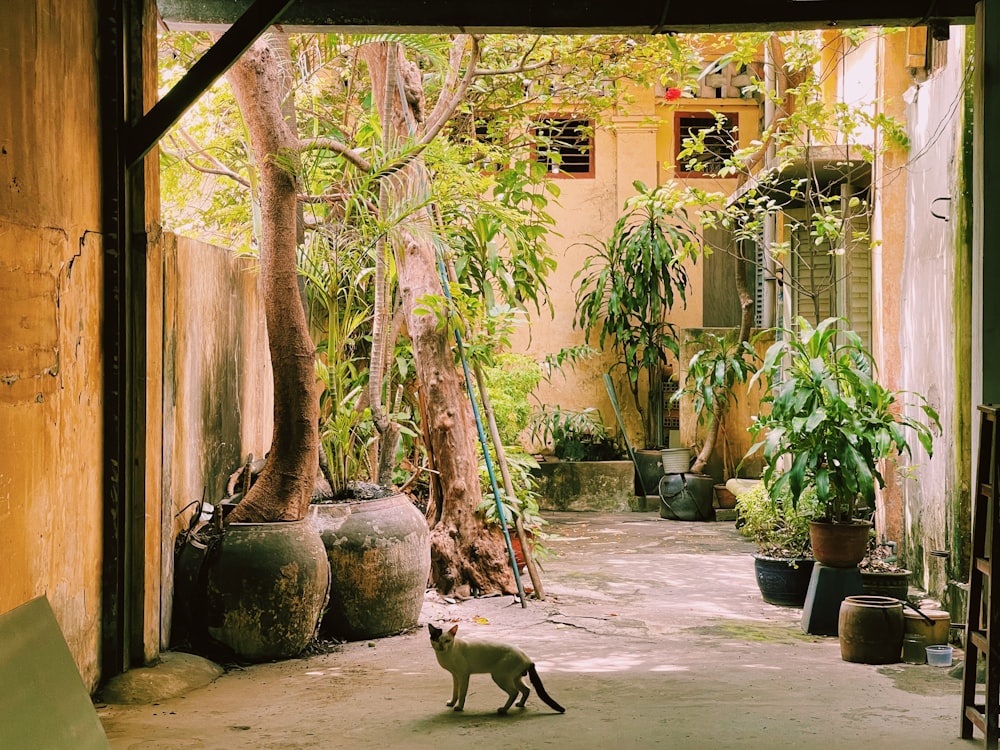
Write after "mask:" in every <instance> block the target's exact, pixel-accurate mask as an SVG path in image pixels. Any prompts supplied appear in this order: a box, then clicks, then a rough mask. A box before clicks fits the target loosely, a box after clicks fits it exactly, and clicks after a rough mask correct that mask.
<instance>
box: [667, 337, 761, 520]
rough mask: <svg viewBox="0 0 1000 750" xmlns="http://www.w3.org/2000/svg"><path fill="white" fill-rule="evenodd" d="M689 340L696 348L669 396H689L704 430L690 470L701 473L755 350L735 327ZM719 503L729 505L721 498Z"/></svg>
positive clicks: (725, 468)
mask: <svg viewBox="0 0 1000 750" xmlns="http://www.w3.org/2000/svg"><path fill="white" fill-rule="evenodd" d="M689 343H691V344H692V345H693V346H694V347H695V349H696V351H695V352H694V354H693V355H692V356H691V359H690V360H689V361H688V364H687V369H686V371H685V377H684V388H682V389H680V390H678V391H677V393H675V394H674V395H673V397H672V399H673V400H674V401H680V400H681V399H684V398H687V399H690V404H691V408H692V409H693V410H694V413H695V414H696V415H697V422H698V426H699V427H702V428H704V430H705V439H704V442H703V443H702V444H701V447H700V448H699V449H698V455H697V456H696V457H695V459H694V463H693V464H692V465H691V472H692V473H694V474H700V473H702V472H704V471H705V467H706V466H707V465H708V462H709V460H710V459H711V458H712V455H713V454H714V453H715V451H716V446H717V445H718V440H719V434H720V431H721V428H722V425H723V423H724V420H725V416H726V412H727V411H728V410H729V406H730V404H732V403H734V402H735V400H736V393H735V388H736V386H737V385H739V384H743V383H746V382H747V380H749V379H750V377H751V376H752V375H753V373H754V372H755V371H756V361H757V353H756V351H754V348H753V345H752V344H751V343H750V342H748V341H742V340H740V338H739V331H738V330H737V329H735V328H734V329H731V330H728V331H726V332H724V333H721V334H717V333H712V332H711V331H701V332H699V333H698V334H697V335H695V336H694V337H693V338H692V339H690V340H689ZM723 448H724V450H723V464H724V466H723V473H724V474H726V475H727V477H728V476H733V475H734V474H735V469H733V467H731V466H730V465H728V463H729V462H728V461H727V460H726V456H727V452H726V451H725V445H724V446H723ZM722 487H723V488H724V485H722ZM718 490H719V488H718V487H717V488H716V491H717V494H718ZM720 507H732V506H731V505H728V504H727V505H723V504H722V502H720Z"/></svg>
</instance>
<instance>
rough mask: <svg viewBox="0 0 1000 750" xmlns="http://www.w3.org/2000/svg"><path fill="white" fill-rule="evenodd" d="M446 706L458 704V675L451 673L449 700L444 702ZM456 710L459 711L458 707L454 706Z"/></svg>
mask: <svg viewBox="0 0 1000 750" xmlns="http://www.w3.org/2000/svg"><path fill="white" fill-rule="evenodd" d="M444 705H446V706H449V707H450V706H456V705H458V675H457V674H453V675H452V676H451V700H450V701H448V702H447V703H445V704H444ZM455 710H456V711H461V709H460V708H456V709H455Z"/></svg>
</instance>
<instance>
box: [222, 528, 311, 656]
mask: <svg viewBox="0 0 1000 750" xmlns="http://www.w3.org/2000/svg"><path fill="white" fill-rule="evenodd" d="M205 565H206V569H207V573H206V594H205V614H206V621H207V623H208V635H209V636H210V637H211V638H212V639H214V640H215V641H217V642H218V643H221V644H222V645H223V646H225V647H226V648H228V649H230V650H231V651H232V652H233V653H234V654H236V656H238V657H240V658H242V659H245V660H247V661H251V662H261V661H273V660H276V659H290V658H292V657H294V656H298V655H299V654H300V653H302V651H303V649H305V647H306V646H307V645H309V643H310V641H312V639H313V637H314V636H315V635H316V628H317V625H318V623H319V618H320V615H321V614H322V612H323V607H324V605H325V604H326V599H327V592H328V590H329V584H330V566H329V564H328V563H327V559H326V550H325V549H324V548H323V542H322V540H321V539H320V536H319V533H318V532H317V530H316V529H315V528H314V527H313V525H312V523H311V522H310V521H309V520H308V519H305V520H301V521H279V522H271V523H232V524H229V525H228V526H227V527H226V531H225V534H224V535H223V537H222V541H221V542H219V544H218V546H217V547H216V548H215V549H214V550H213V553H212V554H211V555H210V556H209V559H208V560H207V561H206V563H205Z"/></svg>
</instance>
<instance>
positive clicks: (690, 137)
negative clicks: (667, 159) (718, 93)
mask: <svg viewBox="0 0 1000 750" xmlns="http://www.w3.org/2000/svg"><path fill="white" fill-rule="evenodd" d="M702 132H704V134H705V135H704V139H703V140H702V143H703V144H704V147H705V150H704V152H703V153H698V154H695V155H692V156H688V157H685V158H683V159H682V158H679V157H678V155H679V154H680V152H681V150H682V149H683V148H685V145H686V144H685V141H688V142H691V141H698V139H699V138H700V137H701V136H700V133H702ZM675 135H676V138H675V141H674V142H675V143H676V144H677V153H675V154H674V156H675V157H678V158H676V162H677V171H678V172H679V173H681V174H683V175H684V176H686V177H687V176H690V177H697V176H698V175H706V176H711V175H715V174H718V172H719V170H720V169H722V167H723V166H724V165H725V163H726V161H728V160H729V159H731V158H732V157H733V144H734V143H735V142H736V124H735V123H734V122H733V121H732V120H731V119H730V118H728V117H726V116H724V115H723V116H721V119H716V116H715V115H714V114H712V113H711V112H678V113H677V115H676V120H675Z"/></svg>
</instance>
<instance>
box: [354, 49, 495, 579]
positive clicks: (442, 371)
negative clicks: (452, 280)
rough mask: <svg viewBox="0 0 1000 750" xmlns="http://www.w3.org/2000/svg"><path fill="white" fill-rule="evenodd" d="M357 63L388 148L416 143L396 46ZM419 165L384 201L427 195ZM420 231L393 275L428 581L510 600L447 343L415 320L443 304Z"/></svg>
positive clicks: (414, 79)
mask: <svg viewBox="0 0 1000 750" xmlns="http://www.w3.org/2000/svg"><path fill="white" fill-rule="evenodd" d="M362 56H363V58H364V60H365V62H366V63H367V65H368V70H369V75H370V77H371V81H372V92H373V95H374V97H375V101H376V104H377V106H378V110H379V114H380V116H381V118H382V123H383V130H384V131H385V133H386V135H387V138H386V140H387V143H389V144H400V143H407V142H414V141H415V140H416V138H417V136H418V135H419V133H420V128H421V126H422V124H423V115H424V95H423V88H422V80H421V76H420V72H419V70H417V68H416V66H414V65H413V64H412V63H409V62H408V61H407V60H406V59H405V57H404V56H403V53H402V49H401V47H400V46H399V45H397V44H370V45H367V46H366V47H364V48H363V50H362ZM426 189H427V185H426V172H425V169H424V165H423V160H422V159H421V158H420V157H417V158H416V159H415V160H414V161H413V162H411V163H410V164H409V165H408V166H407V167H406V168H405V169H403V170H401V171H400V172H399V173H397V175H396V176H395V177H394V178H392V184H391V187H390V189H389V191H388V192H389V193H390V194H391V195H392V196H393V197H394V199H395V200H400V201H402V200H406V199H407V198H408V197H410V196H413V195H422V194H424V193H425V192H426ZM410 222H411V224H412V225H415V224H419V223H421V222H423V223H424V224H425V227H424V228H422V229H420V230H418V231H404V232H401V233H400V237H401V240H400V241H399V242H398V243H397V244H396V247H395V248H394V252H395V255H396V268H397V274H398V278H399V286H400V290H401V292H402V300H403V310H404V313H405V316H406V325H407V329H408V332H409V335H410V339H411V341H412V342H413V354H414V359H415V367H416V370H417V376H418V380H419V381H420V386H421V389H422V391H423V396H424V398H423V400H422V403H423V404H425V407H426V410H425V412H424V413H423V415H422V416H423V419H424V420H425V423H426V424H425V433H426V434H427V435H428V437H429V441H430V444H429V445H428V446H427V448H428V450H429V451H430V452H431V454H432V457H433V464H434V467H435V468H436V470H437V472H438V479H439V489H440V506H439V507H435V508H433V510H432V527H431V579H432V581H433V583H434V586H435V587H436V588H437V589H438V590H439V591H441V592H442V593H450V594H458V595H469V594H489V593H496V592H498V591H506V592H513V591H514V590H515V586H514V577H513V573H512V572H511V569H510V566H509V564H508V562H507V558H506V553H505V550H504V542H503V535H502V532H501V531H500V530H499V529H497V528H496V527H490V526H487V525H486V524H485V523H484V521H483V519H482V517H481V515H480V514H478V513H477V512H476V506H477V505H478V504H479V502H480V500H481V498H482V492H481V488H480V484H479V468H478V461H477V455H476V448H475V440H476V433H475V428H474V423H473V418H472V407H471V404H470V403H469V400H468V397H467V395H466V392H465V389H464V386H463V382H462V379H461V377H460V375H459V371H458V368H457V367H456V366H455V357H454V354H453V352H452V349H451V344H452V342H451V340H450V338H449V334H448V333H447V332H446V331H441V330H438V329H437V327H436V320H435V316H433V315H415V314H414V312H413V311H414V309H415V308H417V307H418V303H419V301H420V300H421V298H422V297H424V296H425V295H436V296H439V297H440V296H441V295H442V294H443V286H442V283H441V276H440V274H439V272H438V263H437V257H436V254H435V249H434V244H433V242H432V241H431V239H430V232H429V231H427V230H428V229H429V227H430V221H429V217H428V216H427V214H426V212H420V214H418V215H416V216H413V217H412V218H411V220H410Z"/></svg>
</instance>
